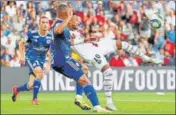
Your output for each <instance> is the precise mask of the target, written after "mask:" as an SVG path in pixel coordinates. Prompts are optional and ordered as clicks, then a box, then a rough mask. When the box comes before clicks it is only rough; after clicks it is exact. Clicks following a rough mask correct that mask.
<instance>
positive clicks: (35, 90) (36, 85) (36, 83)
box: [33, 79, 41, 99]
mask: <svg viewBox="0 0 176 115" xmlns="http://www.w3.org/2000/svg"><path fill="white" fill-rule="evenodd" d="M40 86H41V80H38V79H36V80H35V81H34V88H33V99H37V95H38V93H39V89H40Z"/></svg>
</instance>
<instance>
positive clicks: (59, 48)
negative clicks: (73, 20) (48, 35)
mask: <svg viewBox="0 0 176 115" xmlns="http://www.w3.org/2000/svg"><path fill="white" fill-rule="evenodd" d="M62 22H63V21H62V20H61V19H56V20H55V22H54V24H53V26H52V31H53V37H54V40H53V47H52V48H53V50H54V52H55V54H54V64H55V65H63V64H64V63H65V62H66V61H67V59H69V58H70V57H71V53H70V45H71V43H70V30H69V28H65V29H64V30H63V32H62V33H61V34H57V33H55V29H56V27H57V26H59V24H61V23H62Z"/></svg>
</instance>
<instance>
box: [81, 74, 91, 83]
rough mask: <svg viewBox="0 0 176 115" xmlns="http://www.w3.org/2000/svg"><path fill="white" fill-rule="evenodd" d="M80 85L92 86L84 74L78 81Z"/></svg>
mask: <svg viewBox="0 0 176 115" xmlns="http://www.w3.org/2000/svg"><path fill="white" fill-rule="evenodd" d="M78 83H79V84H80V85H81V86H84V85H87V84H90V83H91V82H90V80H89V79H88V78H87V77H86V75H85V74H84V75H83V76H81V77H80V79H79V80H78Z"/></svg>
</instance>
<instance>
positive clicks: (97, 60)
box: [92, 53, 108, 70]
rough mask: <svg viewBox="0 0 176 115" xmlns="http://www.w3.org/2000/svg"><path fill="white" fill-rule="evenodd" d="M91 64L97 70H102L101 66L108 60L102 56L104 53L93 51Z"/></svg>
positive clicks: (106, 63)
mask: <svg viewBox="0 0 176 115" xmlns="http://www.w3.org/2000/svg"><path fill="white" fill-rule="evenodd" d="M92 64H93V65H94V66H95V67H96V68H97V69H99V70H102V68H103V67H104V66H105V65H108V62H107V60H106V58H105V57H104V55H102V54H99V53H95V54H94V58H93V60H92Z"/></svg>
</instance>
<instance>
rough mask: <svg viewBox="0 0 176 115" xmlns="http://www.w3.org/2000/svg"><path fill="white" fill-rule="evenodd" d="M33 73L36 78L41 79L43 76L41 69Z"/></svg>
mask: <svg viewBox="0 0 176 115" xmlns="http://www.w3.org/2000/svg"><path fill="white" fill-rule="evenodd" d="M34 74H35V76H36V78H37V79H39V80H41V79H42V78H43V75H44V74H43V71H42V70H35V71H34Z"/></svg>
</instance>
